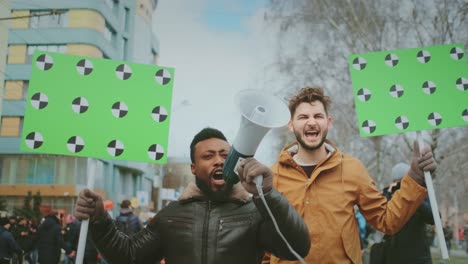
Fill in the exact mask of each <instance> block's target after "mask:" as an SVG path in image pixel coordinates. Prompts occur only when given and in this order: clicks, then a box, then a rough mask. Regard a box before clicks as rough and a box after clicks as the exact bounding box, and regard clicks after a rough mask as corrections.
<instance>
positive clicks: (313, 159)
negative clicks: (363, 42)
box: [264, 88, 436, 264]
mask: <svg viewBox="0 0 468 264" xmlns="http://www.w3.org/2000/svg"><path fill="white" fill-rule="evenodd" d="M329 107H330V98H329V97H328V96H325V95H324V92H323V90H322V89H321V88H302V89H301V90H299V92H298V94H297V95H295V96H293V97H292V98H291V99H290V101H289V110H290V112H291V120H290V121H289V124H288V126H289V130H290V131H291V132H293V133H294V135H295V137H296V139H297V142H296V143H294V144H292V145H289V146H287V147H285V148H284V149H283V150H282V152H281V153H280V156H279V161H278V162H277V163H276V164H275V165H274V166H273V168H272V169H273V172H274V173H275V175H274V179H273V185H274V188H276V189H277V190H278V191H279V192H280V193H281V194H283V195H284V196H285V197H286V198H287V199H288V200H289V202H290V203H291V204H292V205H293V206H294V208H296V210H297V211H298V212H299V214H300V215H301V216H302V217H303V219H304V222H305V223H306V224H307V227H308V229H309V235H310V238H311V249H310V251H309V255H308V256H307V257H306V259H305V260H306V262H307V263H321V264H327V263H340V264H343V263H361V262H362V260H361V248H360V242H359V230H358V227H357V223H356V218H355V217H354V210H353V207H354V205H358V206H359V209H360V211H361V213H362V214H363V215H364V217H365V218H366V220H367V221H368V222H369V224H371V225H372V226H373V227H375V228H376V229H378V230H380V231H382V232H384V233H387V234H394V233H396V232H397V231H399V229H400V228H401V227H402V226H403V225H404V224H405V223H406V222H407V221H408V219H409V218H410V217H411V216H412V215H413V213H414V212H415V211H416V209H417V208H418V207H419V205H420V204H421V202H422V201H423V200H424V198H425V197H426V194H427V191H426V188H425V183H424V171H434V170H435V168H436V163H435V161H434V158H433V155H432V152H431V151H430V149H429V148H428V147H427V146H426V147H425V148H424V149H422V151H421V152H420V151H419V147H418V145H417V144H415V145H414V150H413V158H412V161H411V167H410V170H409V171H408V173H407V175H406V176H405V177H404V178H403V179H402V181H401V189H400V190H399V191H397V192H396V193H395V194H394V196H393V198H392V200H390V201H389V202H387V199H386V198H385V197H384V196H383V195H382V193H381V192H380V191H379V190H378V189H377V187H376V185H375V182H374V180H373V179H372V178H371V176H370V175H369V173H368V172H367V170H366V168H365V167H364V165H363V164H362V163H361V161H359V160H358V159H357V158H354V157H352V156H350V155H347V154H344V153H342V152H340V151H339V150H338V149H337V147H336V146H334V145H333V143H332V142H330V141H329V140H327V132H328V129H329V127H330V125H331V123H332V119H331V117H330V116H329V114H328V109H329ZM421 243H423V241H421ZM264 263H298V262H288V261H285V260H280V259H278V258H276V257H275V256H273V255H272V256H271V258H270V260H268V257H266V258H265V261H264Z"/></svg>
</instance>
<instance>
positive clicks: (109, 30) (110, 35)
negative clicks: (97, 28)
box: [104, 23, 116, 43]
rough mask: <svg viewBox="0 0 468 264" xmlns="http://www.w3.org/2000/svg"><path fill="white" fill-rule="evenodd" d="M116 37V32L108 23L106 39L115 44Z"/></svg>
mask: <svg viewBox="0 0 468 264" xmlns="http://www.w3.org/2000/svg"><path fill="white" fill-rule="evenodd" d="M115 35H116V33H115V30H114V29H113V28H112V27H111V26H110V25H109V24H107V23H106V27H105V28H104V38H105V39H106V40H107V41H109V42H111V43H114V41H115Z"/></svg>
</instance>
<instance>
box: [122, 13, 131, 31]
mask: <svg viewBox="0 0 468 264" xmlns="http://www.w3.org/2000/svg"><path fill="white" fill-rule="evenodd" d="M129 19H130V9H128V7H126V8H125V12H124V21H123V23H124V29H125V31H127V32H128V31H129V28H130V21H128V20H129Z"/></svg>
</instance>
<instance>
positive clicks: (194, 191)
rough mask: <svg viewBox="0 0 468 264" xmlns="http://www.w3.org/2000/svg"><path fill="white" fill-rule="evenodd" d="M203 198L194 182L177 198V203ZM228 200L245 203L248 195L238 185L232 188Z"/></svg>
mask: <svg viewBox="0 0 468 264" xmlns="http://www.w3.org/2000/svg"><path fill="white" fill-rule="evenodd" d="M205 198H206V195H205V194H204V193H203V192H202V191H201V190H200V189H199V188H198V187H197V185H196V184H195V182H191V183H189V185H188V186H187V187H186V188H185V190H184V192H183V193H182V195H181V196H180V197H179V201H186V200H190V199H200V200H203V199H205ZM228 200H231V201H237V202H241V203H246V202H248V201H249V200H250V194H249V193H248V192H247V191H246V190H245V189H244V187H243V186H242V184H240V183H238V184H235V185H234V186H232V191H231V193H230V195H229V198H228Z"/></svg>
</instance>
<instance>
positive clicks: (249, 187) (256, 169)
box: [237, 158, 273, 195]
mask: <svg viewBox="0 0 468 264" xmlns="http://www.w3.org/2000/svg"><path fill="white" fill-rule="evenodd" d="M237 174H238V175H239V178H240V182H241V184H242V186H244V189H245V190H246V191H248V192H249V193H251V194H254V195H258V191H257V188H256V186H255V182H254V181H253V180H254V178H255V177H257V176H260V177H263V184H262V191H263V193H265V194H266V193H268V192H270V191H271V188H272V186H273V171H272V170H271V169H270V168H269V167H267V166H266V165H264V164H262V163H260V162H258V161H257V160H256V159H254V158H248V159H245V160H243V161H241V162H240V163H239V165H238V167H237Z"/></svg>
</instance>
